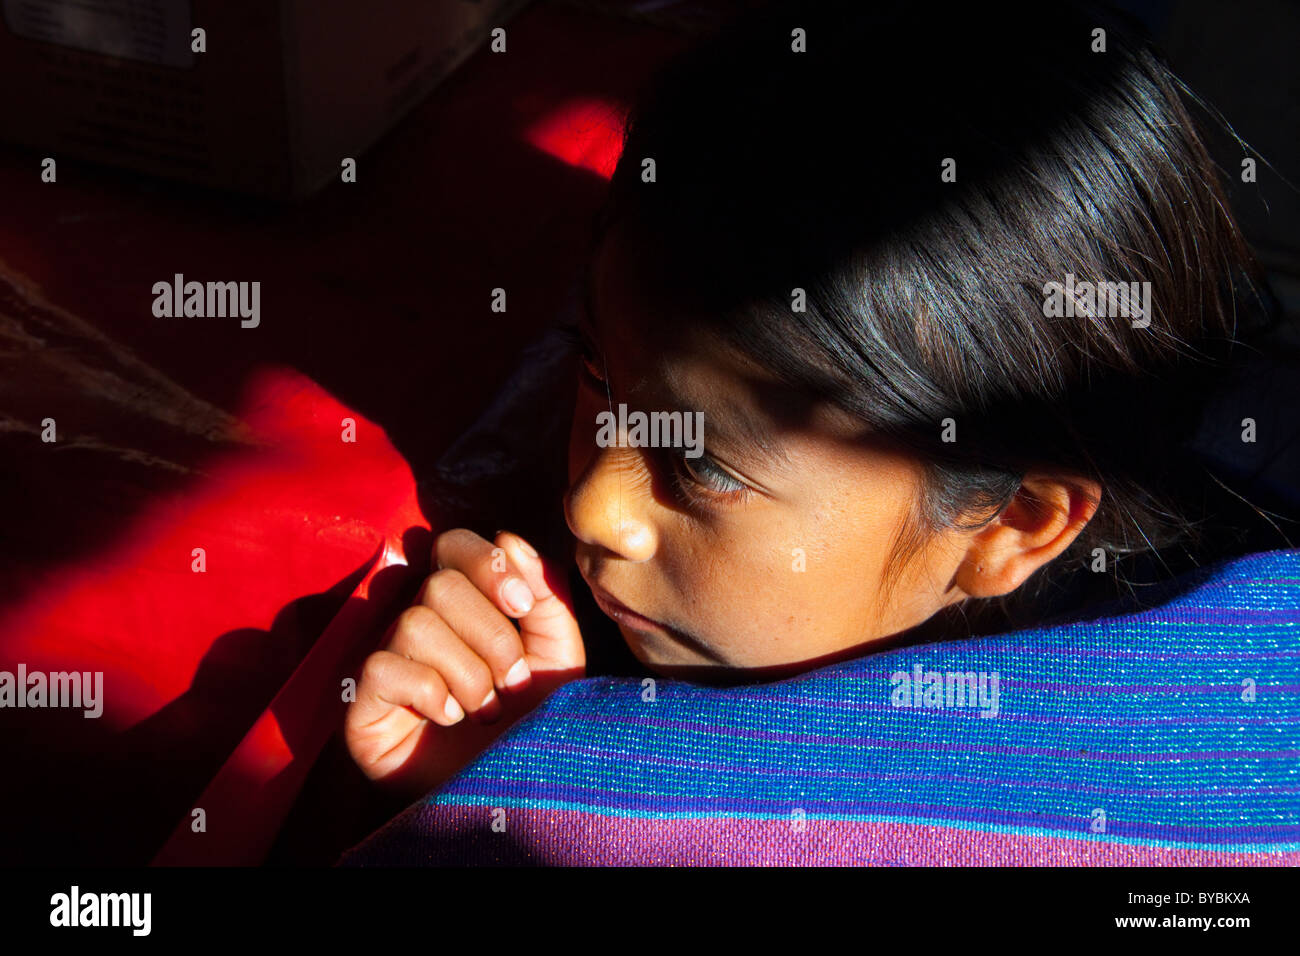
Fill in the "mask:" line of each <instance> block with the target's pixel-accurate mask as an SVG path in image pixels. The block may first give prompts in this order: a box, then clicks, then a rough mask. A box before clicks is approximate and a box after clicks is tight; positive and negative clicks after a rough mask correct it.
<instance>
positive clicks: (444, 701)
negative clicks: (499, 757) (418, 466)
mask: <svg viewBox="0 0 1300 956" xmlns="http://www.w3.org/2000/svg"><path fill="white" fill-rule="evenodd" d="M433 553H434V559H435V561H436V563H437V566H438V568H439V570H438V571H437V572H435V573H434V574H432V575H430V576H429V577H428V579H426V580H425V582H424V586H423V588H421V590H420V595H419V597H418V598H417V599H416V602H415V603H414V604H413V605H412V606H411V607H409V608H407V609H406V610H405V611H403V612H402V615H401V616H400V617H399V618H398V619H397V623H396V624H395V625H394V626H393V629H392V631H391V632H390V636H389V639H388V641H387V643H386V644H385V645H384V649H383V650H380V651H376V652H375V653H373V654H371V655H370V657H368V658H367V659H366V662H365V666H364V668H363V669H362V673H361V680H360V683H359V684H358V687H357V699H356V701H355V702H354V703H352V704H350V705H349V706H348V712H347V718H346V720H345V723H344V735H345V738H346V740H347V746H348V752H349V753H350V754H351V755H352V759H353V760H355V761H356V762H357V764H358V765H359V766H360V767H361V769H362V771H363V772H364V773H365V774H366V776H368V777H370V779H372V780H382V781H384V782H385V783H386V784H391V785H393V786H395V787H398V788H400V789H403V790H419V791H420V792H421V793H423V792H427V791H428V790H431V789H433V788H434V787H436V786H438V785H439V784H441V783H442V782H443V781H444V780H446V779H447V778H448V777H450V776H452V775H453V774H455V773H456V772H457V771H458V770H460V769H461V767H463V766H465V765H466V764H467V763H469V761H470V760H472V759H473V758H474V757H475V756H477V755H478V754H479V753H480V752H481V751H482V750H483V749H485V748H486V747H487V745H488V744H490V743H491V742H492V741H493V740H495V739H496V738H497V737H498V736H500V734H501V733H502V732H503V731H504V730H506V728H508V727H509V726H510V725H511V724H512V723H513V722H514V721H515V720H516V719H518V718H519V717H521V716H523V715H524V714H526V713H528V712H529V711H530V710H532V709H533V708H534V707H536V706H537V705H538V704H539V703H541V701H542V699H543V698H544V697H546V695H547V694H549V693H550V692H551V691H553V690H554V689H555V688H557V687H559V686H560V685H561V684H564V683H567V682H568V681H571V680H575V679H577V678H579V677H582V676H583V675H584V674H585V672H586V663H587V658H586V651H585V649H584V648H583V644H582V635H581V634H580V633H579V631H578V622H577V621H576V620H575V619H574V617H573V612H572V610H570V602H569V595H568V593H567V588H566V587H565V582H564V578H563V575H562V574H561V573H560V572H559V571H558V569H556V568H555V567H554V566H552V565H550V564H548V563H545V562H543V561H542V559H541V558H540V557H538V555H537V552H536V551H535V550H534V549H533V548H532V547H531V546H529V545H528V543H527V542H525V541H524V540H523V539H522V538H520V537H519V536H517V535H513V534H510V533H508V532H505V531H502V532H500V533H499V534H498V535H497V536H496V539H495V541H494V542H489V541H487V540H485V539H483V538H481V537H479V536H478V535H476V534H474V533H473V532H472V531H467V530H465V529H464V528H457V529H454V530H452V531H447V532H444V533H443V534H440V535H439V536H438V539H437V541H436V542H435V543H434V552H433ZM511 618H515V619H516V620H518V622H519V628H518V630H516V629H515V627H514V625H513V624H512V622H511V620H510V619H511ZM466 714H469V715H470V716H469V717H466V716H465V715H466Z"/></svg>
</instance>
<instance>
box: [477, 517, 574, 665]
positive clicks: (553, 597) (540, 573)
mask: <svg viewBox="0 0 1300 956" xmlns="http://www.w3.org/2000/svg"><path fill="white" fill-rule="evenodd" d="M495 544H496V545H497V547H499V548H504V549H505V552H506V555H507V556H508V557H509V558H510V561H511V563H512V564H513V565H514V566H515V567H516V568H517V569H518V570H519V573H520V575H521V576H522V577H523V579H524V581H525V582H526V583H527V584H528V587H529V588H530V589H531V590H532V592H533V609H532V610H531V611H529V612H528V613H527V614H525V615H523V616H522V617H520V618H518V621H519V636H520V638H522V640H523V644H524V653H525V654H527V655H528V656H529V657H530V658H533V661H530V662H529V666H533V663H534V661H535V662H536V663H538V664H541V665H542V667H540V668H539V667H535V666H534V667H533V669H534V670H539V669H541V670H578V671H584V672H585V670H586V667H587V651H586V648H585V647H584V646H583V643H582V633H581V631H580V630H579V629H578V621H577V618H575V617H574V616H573V601H572V599H571V598H570V596H569V587H568V583H567V582H566V581H565V578H564V573H563V572H562V571H561V570H560V568H559V567H558V566H557V565H555V564H554V563H552V562H550V561H547V560H545V559H544V558H542V557H541V556H540V555H539V554H538V553H537V550H536V549H535V548H533V547H532V546H531V545H529V544H528V542H526V541H524V539H523V538H521V537H519V536H518V535H516V534H511V533H510V532H508V531H503V532H501V533H500V534H498V535H497V537H496V541H495Z"/></svg>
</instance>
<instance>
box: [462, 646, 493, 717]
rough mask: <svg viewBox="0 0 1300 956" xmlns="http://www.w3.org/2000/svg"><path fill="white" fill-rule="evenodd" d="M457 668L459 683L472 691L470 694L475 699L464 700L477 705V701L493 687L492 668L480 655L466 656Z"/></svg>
mask: <svg viewBox="0 0 1300 956" xmlns="http://www.w3.org/2000/svg"><path fill="white" fill-rule="evenodd" d="M457 670H458V672H459V676H460V683H461V685H462V686H464V687H465V688H468V689H469V690H470V691H472V694H471V696H472V697H473V698H475V699H473V700H470V701H466V703H467V704H469V705H471V706H478V702H479V701H480V700H482V699H483V698H484V697H486V696H487V695H488V693H489V692H491V691H492V690H493V689H494V685H493V683H492V669H491V668H490V667H488V665H487V662H486V661H484V660H483V659H482V658H481V657H477V656H475V657H473V658H469V657H467V658H466V659H465V660H464V661H463V662H461V663H459V664H458V666H457Z"/></svg>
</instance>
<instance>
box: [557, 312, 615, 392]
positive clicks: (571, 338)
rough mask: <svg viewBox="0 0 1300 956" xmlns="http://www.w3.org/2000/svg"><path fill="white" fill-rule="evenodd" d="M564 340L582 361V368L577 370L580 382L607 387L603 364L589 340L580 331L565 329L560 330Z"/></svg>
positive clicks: (601, 387) (570, 328)
mask: <svg viewBox="0 0 1300 956" xmlns="http://www.w3.org/2000/svg"><path fill="white" fill-rule="evenodd" d="M561 332H562V333H563V335H564V338H565V340H566V341H567V342H568V343H569V344H570V345H571V346H573V348H574V350H576V351H577V353H578V355H579V356H580V357H581V359H582V366H581V368H580V369H579V371H580V374H581V376H582V381H583V382H584V383H586V384H588V385H592V386H594V387H596V388H600V389H603V388H605V387H607V383H606V381H605V373H604V370H603V363H602V362H601V361H600V358H599V356H598V355H597V353H596V349H595V347H594V346H593V345H592V344H591V339H589V338H588V337H587V334H586V333H585V332H583V331H582V330H581V329H578V328H573V327H566V328H563V329H561Z"/></svg>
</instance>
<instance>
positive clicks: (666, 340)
mask: <svg viewBox="0 0 1300 956" xmlns="http://www.w3.org/2000/svg"><path fill="white" fill-rule="evenodd" d="M657 260H658V257H657V256H656V254H655V250H654V249H653V247H651V246H649V245H648V244H647V243H646V242H645V241H644V240H641V239H639V238H635V237H633V236H632V235H631V234H630V233H629V232H628V231H627V230H624V229H622V228H620V227H619V226H615V227H614V228H613V229H612V230H611V231H610V232H609V233H608V234H607V235H606V237H605V239H604V241H603V242H602V243H601V244H600V246H599V248H598V250H597V253H596V255H595V256H593V258H592V261H591V263H590V264H589V267H588V281H587V290H586V295H587V307H588V316H589V321H590V324H591V327H592V331H593V332H594V333H595V335H594V337H595V338H596V340H597V343H598V345H599V346H600V347H601V349H602V350H603V351H604V352H605V353H606V357H607V360H608V361H609V362H610V364H611V369H614V368H617V369H618V370H619V371H622V372H624V373H625V374H626V373H628V372H632V375H631V376H630V377H629V378H628V380H627V381H625V382H623V383H620V387H622V388H625V389H626V392H627V394H628V395H629V396H636V397H644V398H645V399H646V400H651V399H655V400H660V401H664V402H666V403H668V405H670V406H671V407H673V408H678V409H681V410H682V411H697V410H698V411H703V412H704V413H705V434H706V436H710V438H709V439H707V440H711V439H712V438H717V439H719V440H721V439H723V438H726V439H728V440H729V443H730V440H731V439H736V440H744V441H746V442H749V443H752V444H754V445H757V446H758V447H759V448H760V449H762V450H763V451H765V452H767V453H768V454H771V455H774V456H776V457H779V458H781V459H783V460H785V461H786V462H787V463H788V454H789V452H791V451H792V449H793V447H794V446H795V445H803V444H804V441H803V440H807V439H809V438H811V437H813V436H814V435H816V436H818V437H820V438H826V439H835V440H840V441H845V440H852V439H853V438H855V437H860V436H861V435H862V433H863V429H862V426H861V423H859V422H857V421H855V420H853V419H852V418H851V417H850V416H848V415H847V414H846V413H844V412H843V411H842V410H840V409H838V408H834V407H832V406H830V405H829V404H827V403H824V402H815V401H813V400H812V399H810V398H809V397H808V396H806V395H804V394H802V393H800V392H799V391H797V390H796V389H794V388H792V387H790V386H789V385H787V384H786V383H785V382H782V381H781V380H780V379H779V378H778V377H777V376H776V375H775V374H774V373H773V372H772V371H771V370H770V369H769V368H767V367H766V366H765V365H764V364H763V362H762V361H761V359H760V358H759V357H756V356H753V355H749V354H746V353H744V352H742V351H741V350H740V349H738V348H737V347H735V346H734V345H732V344H731V343H729V342H727V341H725V340H724V338H723V337H722V335H721V333H720V332H718V331H717V330H716V329H715V328H713V327H711V324H710V322H709V321H708V316H705V315H698V314H690V313H689V312H686V311H683V309H682V306H681V305H680V304H679V303H675V302H673V301H672V298H671V295H670V294H667V293H666V292H665V289H667V288H669V287H671V283H665V282H663V281H662V278H661V277H660V275H659V274H658V273H657V271H656V270H657V268H658V263H657Z"/></svg>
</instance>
